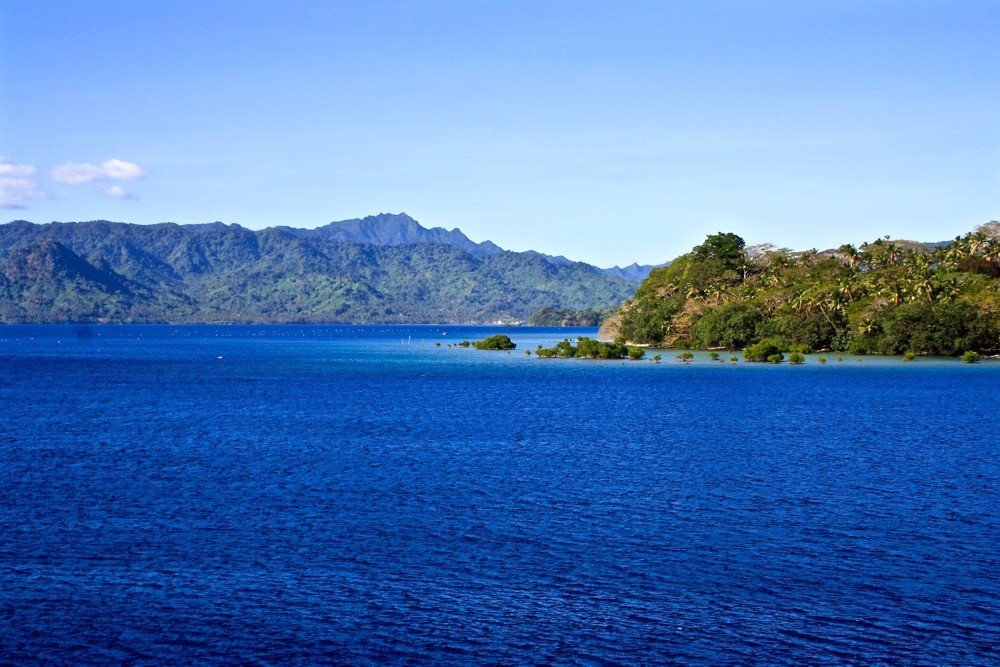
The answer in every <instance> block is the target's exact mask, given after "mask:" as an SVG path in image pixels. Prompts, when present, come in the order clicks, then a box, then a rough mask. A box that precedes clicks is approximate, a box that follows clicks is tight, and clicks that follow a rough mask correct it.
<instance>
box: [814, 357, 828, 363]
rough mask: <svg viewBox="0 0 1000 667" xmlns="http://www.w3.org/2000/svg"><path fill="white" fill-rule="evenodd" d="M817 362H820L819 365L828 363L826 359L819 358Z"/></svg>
mask: <svg viewBox="0 0 1000 667" xmlns="http://www.w3.org/2000/svg"><path fill="white" fill-rule="evenodd" d="M816 361H818V362H819V363H821V364H825V363H826V357H820V358H819V359H817V360H816Z"/></svg>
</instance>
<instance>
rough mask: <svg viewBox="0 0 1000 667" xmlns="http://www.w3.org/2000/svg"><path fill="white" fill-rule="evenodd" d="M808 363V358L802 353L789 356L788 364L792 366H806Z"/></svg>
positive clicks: (793, 353)
mask: <svg viewBox="0 0 1000 667" xmlns="http://www.w3.org/2000/svg"><path fill="white" fill-rule="evenodd" d="M805 362H806V357H805V355H804V354H802V353H801V352H792V353H791V354H790V355H788V363H790V364H795V365H798V364H804V363H805Z"/></svg>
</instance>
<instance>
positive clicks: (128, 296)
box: [0, 219, 635, 323]
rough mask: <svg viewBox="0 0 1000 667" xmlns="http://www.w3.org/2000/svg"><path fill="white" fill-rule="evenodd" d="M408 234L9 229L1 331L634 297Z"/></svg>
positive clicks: (579, 274)
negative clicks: (22, 326) (31, 325)
mask: <svg viewBox="0 0 1000 667" xmlns="http://www.w3.org/2000/svg"><path fill="white" fill-rule="evenodd" d="M366 220H369V219H366ZM363 222H364V221H362V223H363ZM413 224H414V225H416V228H419V229H416V228H415V227H413V226H411V225H407V227H409V230H410V234H411V235H410V236H406V235H399V234H397V233H396V232H398V231H399V228H398V225H396V226H390V229H387V230H382V232H379V230H378V229H377V225H376V226H372V225H370V224H358V225H354V227H353V229H354V230H355V231H356V232H357V233H359V234H361V233H364V234H367V235H368V237H367V238H368V239H369V241H368V242H358V241H355V240H351V239H350V238H348V237H347V236H344V235H341V234H339V233H335V232H336V229H332V230H331V229H329V228H320V229H318V230H295V229H291V228H271V229H265V230H261V231H252V230H249V229H245V228H242V227H240V226H239V225H224V224H222V223H212V224H208V225H177V224H173V223H164V224H158V225H130V224H124V223H115V222H107V221H94V222H77V223H51V224H46V225H36V224H33V223H30V222H25V221H16V222H12V223H9V224H6V225H0V321H2V322H354V323H369V322H384V323H392V322H401V323H403V322H405V323H414V322H493V321H498V320H502V321H523V320H527V319H528V317H529V316H530V315H531V314H532V313H534V312H535V311H537V310H539V309H541V308H543V307H546V306H552V307H562V308H570V309H573V310H588V309H593V310H604V309H607V308H608V307H611V306H614V305H616V304H620V303H621V302H622V301H624V300H625V299H626V298H627V297H628V296H630V295H631V293H632V292H633V291H634V289H635V284H634V283H631V282H629V281H627V280H625V279H621V278H615V277H610V276H607V275H604V274H602V273H601V272H600V271H599V270H598V269H596V268H595V267H592V266H590V265H587V264H582V263H578V262H569V263H566V264H558V265H557V264H553V263H551V262H548V261H545V260H544V259H543V258H541V257H538V256H536V255H533V254H528V253H514V252H507V251H504V250H502V249H499V248H497V249H496V250H495V251H494V250H491V249H490V248H489V246H485V247H484V244H478V245H477V244H473V245H477V247H478V248H480V251H476V252H472V251H474V250H475V248H470V250H472V251H470V250H463V249H461V248H459V247H456V246H455V244H454V243H444V242H434V241H433V239H434V238H438V239H440V238H441V235H440V234H438V233H437V232H435V230H425V229H424V228H422V227H420V226H419V225H418V224H416V223H415V221H414V222H413ZM345 229H351V226H345ZM420 230H423V232H430V233H431V235H430V236H427V235H426V234H424V233H423V232H421V231H420ZM440 231H443V230H440ZM456 233H457V235H456ZM380 234H381V236H380ZM446 234H451V236H450V238H451V240H452V241H454V242H461V239H460V238H459V235H460V236H461V238H466V237H465V236H464V235H462V234H461V232H459V231H458V230H454V232H452V233H446ZM421 239H425V240H421ZM466 240H468V239H466ZM376 241H378V242H376ZM386 241H393V243H392V244H388V243H386ZM469 243H470V244H471V243H472V242H471V241H469ZM490 245H492V244H490ZM493 247H494V248H495V246H493Z"/></svg>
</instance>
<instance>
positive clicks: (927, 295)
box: [602, 222, 1000, 355]
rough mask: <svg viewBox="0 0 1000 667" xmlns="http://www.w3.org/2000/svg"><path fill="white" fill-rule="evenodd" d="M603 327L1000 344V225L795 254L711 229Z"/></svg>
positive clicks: (628, 333)
mask: <svg viewBox="0 0 1000 667" xmlns="http://www.w3.org/2000/svg"><path fill="white" fill-rule="evenodd" d="M602 335H603V336H605V337H615V338H619V339H622V340H627V341H631V342H635V343H650V344H654V345H664V346H667V347H685V348H686V347H701V348H711V347H724V348H743V347H746V346H748V345H752V344H757V343H760V342H771V343H773V344H774V345H775V346H777V347H778V348H780V349H782V350H784V351H788V350H790V349H792V348H801V349H813V350H823V349H826V350H837V351H846V352H849V353H852V354H866V353H882V354H902V353H905V352H913V353H915V354H942V355H957V354H961V353H962V352H964V351H966V350H973V351H980V352H998V351H1000V222H991V223H987V224H985V225H981V226H980V227H979V228H977V229H976V231H974V232H970V233H968V234H965V235H964V236H959V237H957V238H955V239H954V240H953V241H950V242H947V243H940V244H939V243H935V244H922V243H916V242H912V241H890V240H889V239H888V238H887V237H886V238H882V239H878V240H876V241H874V242H871V243H865V244H863V245H862V246H861V247H858V248H856V247H854V246H852V245H842V246H840V247H839V248H837V249H836V250H828V251H824V252H817V251H815V250H810V251H806V252H791V251H789V250H787V249H775V248H774V247H772V246H770V245H761V246H752V247H746V246H745V243H744V241H743V239H741V238H740V237H739V236H737V235H735V234H731V233H728V234H723V233H719V234H714V235H711V236H709V237H708V238H707V239H706V241H705V243H703V244H701V245H699V246H697V247H695V248H694V249H693V250H692V251H691V252H690V253H688V254H686V255H683V256H681V257H679V258H677V259H676V260H674V261H673V262H672V263H671V264H670V265H669V266H667V267H665V268H661V269H655V270H654V271H653V272H652V273H651V274H650V276H649V278H647V279H646V280H645V282H643V283H642V285H641V286H640V287H639V289H638V290H637V292H636V294H635V298H634V299H633V300H631V301H629V302H628V303H626V304H625V306H624V307H623V308H622V309H621V310H620V311H619V313H617V314H616V315H615V316H614V317H612V318H611V319H610V320H608V321H606V322H605V324H604V326H603V328H602Z"/></svg>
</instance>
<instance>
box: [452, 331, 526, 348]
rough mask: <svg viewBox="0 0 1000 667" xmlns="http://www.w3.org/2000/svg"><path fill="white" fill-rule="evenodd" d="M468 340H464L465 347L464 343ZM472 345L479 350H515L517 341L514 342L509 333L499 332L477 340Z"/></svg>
mask: <svg viewBox="0 0 1000 667" xmlns="http://www.w3.org/2000/svg"><path fill="white" fill-rule="evenodd" d="M466 342H467V341H462V343H463V347H465V345H464V343H466ZM472 347H474V348H476V349H477V350H513V349H514V348H515V347H517V343H515V342H513V341H512V340H511V339H510V336H508V335H507V334H497V335H495V336H489V337H487V338H484V339H483V340H477V341H476V342H475V343H473V344H472Z"/></svg>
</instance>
